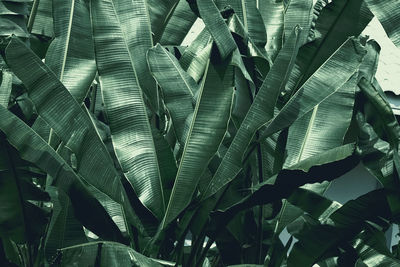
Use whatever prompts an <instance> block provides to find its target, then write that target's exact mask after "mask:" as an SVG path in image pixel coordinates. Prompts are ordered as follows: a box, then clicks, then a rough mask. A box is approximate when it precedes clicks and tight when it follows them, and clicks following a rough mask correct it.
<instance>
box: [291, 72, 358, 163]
mask: <svg viewBox="0 0 400 267" xmlns="http://www.w3.org/2000/svg"><path fill="white" fill-rule="evenodd" d="M356 87H357V77H356V76H353V77H352V78H350V79H349V80H348V81H347V82H346V83H345V84H344V85H343V86H342V87H340V88H339V89H338V90H337V91H336V92H335V93H334V94H332V95H331V96H329V97H328V98H326V99H325V100H324V101H323V102H321V104H319V105H318V106H316V107H315V108H314V109H313V110H312V111H310V112H309V113H307V114H305V115H304V116H303V117H301V118H300V119H298V120H297V121H295V122H294V123H293V124H292V125H291V126H290V128H289V135H288V139H287V145H286V153H287V158H286V160H285V164H284V167H289V166H290V165H292V164H296V163H297V162H299V161H301V160H304V159H305V158H307V157H310V156H313V155H317V154H319V153H321V152H323V151H326V150H328V149H331V148H334V147H338V146H340V145H342V144H343V139H344V136H345V134H346V132H347V129H348V128H349V126H350V121H351V118H352V116H353V105H354V97H355V90H356ZM333 110H336V111H333Z"/></svg>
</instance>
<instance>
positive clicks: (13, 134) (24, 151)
mask: <svg viewBox="0 0 400 267" xmlns="http://www.w3.org/2000/svg"><path fill="white" fill-rule="evenodd" d="M0 117H1V118H2V120H1V124H0V129H1V131H2V132H4V133H5V134H6V136H7V139H8V141H9V142H10V144H11V145H13V146H14V147H15V148H16V149H17V150H18V151H19V152H20V155H21V157H22V158H23V159H25V160H27V161H29V162H32V163H34V164H35V165H37V166H38V167H40V168H41V169H42V170H44V171H46V173H48V174H49V175H50V176H51V177H52V178H53V180H54V181H53V182H52V183H50V182H48V183H49V184H53V185H55V186H57V187H58V189H59V194H62V193H64V192H65V193H67V194H68V195H69V199H70V200H68V201H67V203H59V204H60V205H62V206H63V207H64V208H65V209H66V211H65V213H60V212H55V213H54V214H53V216H52V221H51V224H50V227H51V228H50V230H51V231H53V230H54V231H56V232H55V233H52V232H49V236H51V237H49V238H50V239H51V241H48V242H50V243H51V245H50V246H53V247H54V246H57V245H62V244H63V243H64V240H63V239H62V240H58V239H59V238H61V237H63V238H64V237H65V236H64V235H65V233H66V231H68V230H69V229H70V228H68V225H66V222H67V220H68V216H67V215H68V211H67V210H68V203H69V201H71V203H70V204H71V205H72V206H73V209H74V212H75V215H74V217H75V218H77V219H79V221H80V222H81V223H82V224H83V225H84V226H85V227H87V228H88V229H90V230H91V231H93V232H95V233H96V234H98V235H99V236H100V237H102V238H104V239H106V240H116V241H119V242H124V238H123V237H122V236H121V233H120V231H119V230H118V228H117V227H116V225H115V224H114V222H113V221H112V219H111V218H110V217H109V215H108V214H107V213H106V211H105V209H104V208H103V207H102V206H101V205H100V203H99V202H98V201H97V199H95V198H94V197H93V196H91V195H90V194H89V192H88V190H87V189H86V187H85V186H84V185H83V183H82V182H81V178H80V177H79V176H78V175H77V174H75V173H74V171H73V170H72V168H71V167H69V165H68V163H67V162H66V161H64V159H63V158H62V157H61V156H60V155H59V154H57V153H56V152H55V151H54V150H53V149H52V148H51V147H50V146H49V145H48V144H47V143H46V142H45V141H44V140H43V139H42V138H41V137H40V136H39V135H37V134H36V133H35V132H34V131H33V130H32V129H31V128H30V127H29V126H27V125H26V124H25V123H23V122H22V121H21V120H20V119H18V118H17V117H16V116H15V115H13V114H12V113H11V112H9V111H7V110H6V109H5V108H4V107H0ZM35 188H36V187H35V186H34V187H33V189H35ZM36 190H38V189H37V188H36ZM60 190H62V191H63V192H61V191H60ZM51 192H52V191H51ZM120 194H123V192H121V193H120ZM14 195H15V196H18V194H14ZM25 195H26V193H25ZM25 195H23V196H22V197H26V196H25ZM52 197H55V198H57V196H54V192H53V193H52ZM60 197H62V196H61V195H60ZM63 199H65V198H63ZM56 201H57V200H56ZM10 203H13V202H10ZM38 214H39V215H40V213H38ZM88 214H92V215H93V216H87V215H88ZM30 216H33V215H30ZM32 218H35V216H33V217H32ZM99 218H101V219H99ZM54 224H56V225H57V226H56V227H53V225H54ZM32 226H35V224H32ZM138 226H139V225H138ZM34 233H35V232H32V233H29V234H34ZM54 234H55V235H56V236H58V238H57V237H54V236H53V235H54ZM66 238H67V239H68V238H69V237H66ZM55 239H56V240H55ZM65 242H67V243H68V240H67V241H65ZM57 248H60V247H57Z"/></svg>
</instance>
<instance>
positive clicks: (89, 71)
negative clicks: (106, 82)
mask: <svg viewBox="0 0 400 267" xmlns="http://www.w3.org/2000/svg"><path fill="white" fill-rule="evenodd" d="M53 5H55V6H56V7H57V8H55V9H54V12H53V17H54V34H55V38H54V40H53V41H52V42H51V44H50V46H49V48H48V50H47V54H46V61H45V62H46V65H47V66H49V67H50V69H51V70H52V71H53V72H54V73H55V74H56V76H57V78H58V79H59V80H60V81H61V82H62V83H63V84H64V86H65V87H66V88H67V89H68V91H69V92H70V93H71V95H72V96H73V97H74V98H75V99H76V101H77V102H78V103H81V102H82V101H83V99H84V98H85V97H86V94H87V92H88V90H89V87H90V85H91V83H92V81H93V79H94V76H95V74H96V62H95V60H94V47H93V37H92V28H91V23H90V16H89V6H88V3H87V2H85V1H76V0H68V1H63V0H60V1H53Z"/></svg>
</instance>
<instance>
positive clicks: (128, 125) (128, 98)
mask: <svg viewBox="0 0 400 267" xmlns="http://www.w3.org/2000/svg"><path fill="white" fill-rule="evenodd" d="M135 3H136V2H135ZM116 8H122V4H120V5H118V6H116ZM91 10H92V20H93V25H94V40H95V48H96V62H97V68H98V72H99V76H100V86H101V88H102V93H103V99H104V103H105V110H106V114H107V118H108V121H109V126H110V130H111V135H112V141H113V146H114V150H115V153H116V156H117V158H118V161H119V163H120V165H121V168H122V171H123V173H124V175H125V176H126V178H127V180H128V181H129V183H130V184H131V186H132V187H133V189H134V190H135V193H136V195H137V196H138V197H139V199H140V201H141V202H142V203H143V204H144V206H145V207H146V208H148V209H149V210H150V211H151V212H152V213H153V214H154V215H155V216H156V217H157V218H158V219H159V220H161V219H162V217H163V216H164V213H165V206H166V204H165V203H166V201H168V200H167V199H165V195H164V192H163V187H162V181H161V175H160V170H159V166H158V162H157V155H156V150H155V146H154V140H153V136H152V133H151V127H150V123H149V120H148V117H147V111H146V105H145V99H144V97H143V92H142V89H143V88H142V87H141V86H140V83H139V80H138V77H139V76H140V73H139V72H137V70H136V64H138V63H135V62H136V61H138V60H139V59H137V58H135V59H133V58H132V57H131V56H132V52H133V51H131V49H130V47H129V46H128V45H127V43H126V42H127V40H128V39H127V38H129V40H131V41H132V42H136V41H135V40H136V38H137V36H131V35H132V32H131V33H129V34H128V33H127V32H125V31H127V30H128V29H127V28H126V25H125V26H124V25H123V24H128V21H125V22H124V23H123V22H122V21H121V22H120V20H119V17H118V16H116V14H118V13H114V11H113V10H114V6H113V2H112V1H93V2H92V6H91ZM119 12H122V10H119ZM137 12H138V11H137ZM132 16H134V15H132ZM137 19H140V20H143V18H140V17H138V18H137ZM130 23H133V21H131V22H130ZM141 23H142V24H143V21H142V22H141ZM139 25H141V24H138V25H137V27H139ZM110 33H113V34H110ZM138 34H139V33H138ZM131 45H134V44H133V43H132V44H131ZM144 48H145V46H144V45H142V47H141V48H135V49H144ZM135 51H136V50H135ZM137 52H138V51H136V52H135V53H137ZM142 53H146V51H142ZM139 61H140V60H139ZM117 66H118V67H117ZM147 70H148V67H147V60H146V71H147ZM149 75H150V72H149ZM151 80H153V81H154V79H153V77H151Z"/></svg>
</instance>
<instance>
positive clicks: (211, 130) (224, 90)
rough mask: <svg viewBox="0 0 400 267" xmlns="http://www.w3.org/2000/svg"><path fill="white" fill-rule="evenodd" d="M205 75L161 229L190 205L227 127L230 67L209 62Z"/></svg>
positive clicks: (229, 101)
mask: <svg viewBox="0 0 400 267" xmlns="http://www.w3.org/2000/svg"><path fill="white" fill-rule="evenodd" d="M205 73H206V74H205V75H204V77H203V80H202V82H201V85H200V88H199V89H198V90H199V91H198V99H197V103H196V107H195V109H194V112H193V115H192V119H191V122H190V124H189V130H188V133H187V138H186V141H185V144H184V148H183V153H182V158H181V161H180V164H179V167H178V172H177V174H176V178H175V183H174V187H173V189H172V193H171V198H170V201H169V203H168V207H167V211H166V214H165V217H164V220H163V226H162V228H163V227H164V225H167V224H168V223H170V222H171V221H172V220H173V219H175V218H176V216H178V214H179V213H180V212H181V211H182V210H183V209H184V208H185V207H186V206H187V205H188V204H189V203H190V201H191V198H192V196H193V194H194V192H195V190H196V187H197V184H198V182H199V179H200V177H201V175H202V173H203V172H204V169H205V168H206V167H207V164H208V163H209V161H210V160H211V157H212V156H213V155H214V154H215V153H216V151H217V149H218V147H219V145H220V144H221V142H222V139H223V137H224V135H225V132H226V130H227V127H228V121H229V117H230V112H231V107H232V97H233V67H232V66H230V65H229V62H226V61H225V62H221V63H220V65H217V64H216V65H213V64H212V63H210V61H209V62H208V66H207V67H206V72H205ZM215 103H218V105H215ZM200 147H201V149H199V148H200Z"/></svg>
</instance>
